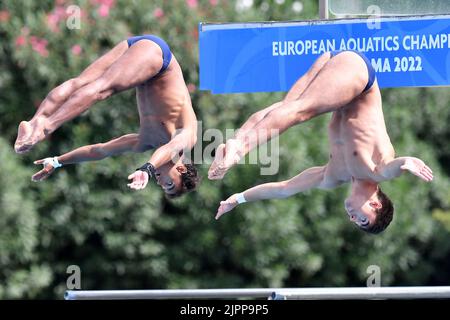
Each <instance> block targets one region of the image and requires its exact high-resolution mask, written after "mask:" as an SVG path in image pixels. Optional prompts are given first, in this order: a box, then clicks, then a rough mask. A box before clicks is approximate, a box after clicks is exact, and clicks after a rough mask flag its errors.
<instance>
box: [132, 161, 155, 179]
mask: <svg viewBox="0 0 450 320" xmlns="http://www.w3.org/2000/svg"><path fill="white" fill-rule="evenodd" d="M138 170H139V171H144V172H147V174H148V177H149V178H152V177H155V175H156V169H155V167H154V166H153V165H152V164H151V163H150V162H147V163H145V164H144V165H143V166H142V167H140V168H137V169H136V171H138Z"/></svg>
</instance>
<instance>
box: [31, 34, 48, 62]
mask: <svg viewBox="0 0 450 320" xmlns="http://www.w3.org/2000/svg"><path fill="white" fill-rule="evenodd" d="M30 43H31V48H32V49H33V50H34V51H36V52H37V53H38V54H39V55H40V56H42V57H48V51H47V44H48V41H47V40H46V39H42V38H38V37H35V36H31V37H30Z"/></svg>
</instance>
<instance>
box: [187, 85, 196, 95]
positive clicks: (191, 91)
mask: <svg viewBox="0 0 450 320" xmlns="http://www.w3.org/2000/svg"><path fill="white" fill-rule="evenodd" d="M187 88H188V90H189V92H190V93H193V92H195V90H196V89H197V87H196V86H195V84H193V83H189V84H188V85H187Z"/></svg>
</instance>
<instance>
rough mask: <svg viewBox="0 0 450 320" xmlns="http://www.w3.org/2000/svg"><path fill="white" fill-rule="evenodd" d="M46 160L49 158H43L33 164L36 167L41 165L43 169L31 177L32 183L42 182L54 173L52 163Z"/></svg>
mask: <svg viewBox="0 0 450 320" xmlns="http://www.w3.org/2000/svg"><path fill="white" fill-rule="evenodd" d="M48 159H51V158H45V159H40V160H36V161H35V162H34V164H36V165H41V164H42V165H43V166H44V168H43V169H42V170H40V171H38V172H36V173H35V174H34V175H33V176H32V177H31V180H32V181H35V182H36V181H42V180H45V179H47V178H48V177H49V176H50V175H51V174H52V173H53V172H54V171H55V167H54V166H53V165H52V163H51V162H50V161H48Z"/></svg>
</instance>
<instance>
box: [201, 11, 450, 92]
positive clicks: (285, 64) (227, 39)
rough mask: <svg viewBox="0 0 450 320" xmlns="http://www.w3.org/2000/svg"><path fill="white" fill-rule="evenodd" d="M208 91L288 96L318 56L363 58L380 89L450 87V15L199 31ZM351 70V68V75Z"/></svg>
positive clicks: (203, 85) (203, 78) (241, 25)
mask: <svg viewBox="0 0 450 320" xmlns="http://www.w3.org/2000/svg"><path fill="white" fill-rule="evenodd" d="M199 31H200V32H199V38H200V39H199V52H200V89H202V90H210V91H212V92H213V93H239V92H273V91H288V90H289V88H290V87H291V86H292V84H294V82H295V81H296V80H297V79H298V78H299V77H301V76H302V75H303V74H304V73H305V72H306V71H307V70H308V68H309V67H310V66H311V65H312V63H313V62H314V61H315V60H316V59H317V57H318V56H319V55H321V54H323V53H324V52H327V51H333V50H357V51H360V52H363V53H364V54H365V55H366V56H367V57H368V58H369V60H370V61H371V63H372V65H373V67H374V68H375V70H376V72H377V79H378V83H379V85H380V87H419V86H420V87H422V86H447V85H449V84H450V16H449V15H441V16H414V17H396V18H368V19H344V20H326V21H307V22H264V23H235V24H233V23H231V24H203V23H200V25H199ZM349 72H351V70H349Z"/></svg>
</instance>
